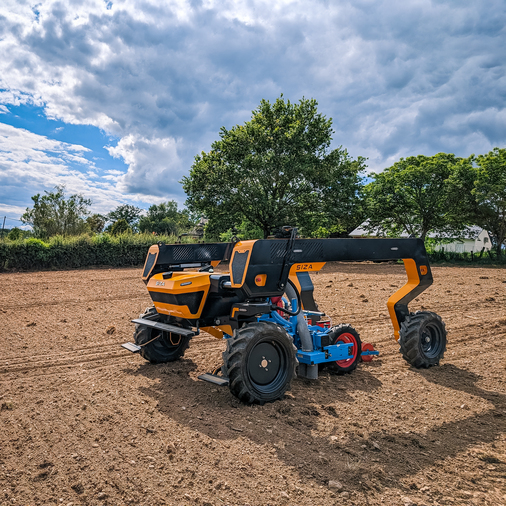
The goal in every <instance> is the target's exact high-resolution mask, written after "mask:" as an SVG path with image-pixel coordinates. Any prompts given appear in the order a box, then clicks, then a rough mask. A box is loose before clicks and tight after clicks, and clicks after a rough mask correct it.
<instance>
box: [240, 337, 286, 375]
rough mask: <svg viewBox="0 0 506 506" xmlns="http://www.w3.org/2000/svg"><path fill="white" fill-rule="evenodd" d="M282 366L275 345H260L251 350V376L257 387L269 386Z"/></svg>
mask: <svg viewBox="0 0 506 506" xmlns="http://www.w3.org/2000/svg"><path fill="white" fill-rule="evenodd" d="M280 366H281V358H280V354H279V351H278V349H277V347H276V346H275V345H274V344H273V343H270V342H263V343H259V344H258V345H257V346H255V347H254V348H253V350H251V353H250V356H249V359H248V369H249V375H250V377H251V379H252V380H253V381H254V382H255V383H256V384H257V385H267V384H268V383H271V382H272V381H274V380H275V378H276V376H277V375H278V372H279V369H280Z"/></svg>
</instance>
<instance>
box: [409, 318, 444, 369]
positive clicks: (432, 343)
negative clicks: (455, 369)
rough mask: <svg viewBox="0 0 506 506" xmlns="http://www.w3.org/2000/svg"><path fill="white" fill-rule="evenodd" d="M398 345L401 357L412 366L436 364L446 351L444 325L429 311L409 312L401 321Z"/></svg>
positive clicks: (419, 366)
mask: <svg viewBox="0 0 506 506" xmlns="http://www.w3.org/2000/svg"><path fill="white" fill-rule="evenodd" d="M399 345H400V347H401V349H400V352H401V353H402V358H403V359H404V360H406V362H408V363H409V364H411V365H412V366H413V367H416V368H421V367H431V366H433V365H438V364H439V361H440V359H442V358H443V355H444V352H445V351H446V327H445V324H444V322H443V320H442V319H441V317H440V316H439V315H437V314H436V313H432V312H430V311H417V312H416V313H410V315H409V316H407V317H406V319H405V320H404V321H403V322H402V323H401V330H400V332H399Z"/></svg>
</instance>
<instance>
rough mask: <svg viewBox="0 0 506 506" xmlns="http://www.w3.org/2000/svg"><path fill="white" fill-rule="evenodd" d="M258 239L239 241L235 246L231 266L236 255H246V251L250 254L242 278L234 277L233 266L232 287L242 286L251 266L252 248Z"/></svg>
mask: <svg viewBox="0 0 506 506" xmlns="http://www.w3.org/2000/svg"><path fill="white" fill-rule="evenodd" d="M255 242H256V241H239V242H238V243H237V244H236V245H235V246H234V251H233V253H232V256H231V258H230V266H232V265H233V263H234V258H235V256H236V255H244V254H245V253H247V254H248V257H247V259H246V265H245V267H244V270H243V274H242V278H241V279H233V273H232V271H233V269H232V268H231V269H230V271H231V275H230V281H231V283H232V288H241V286H242V285H243V284H244V279H245V278H246V273H247V272H248V267H249V261H250V258H251V250H252V249H253V244H255Z"/></svg>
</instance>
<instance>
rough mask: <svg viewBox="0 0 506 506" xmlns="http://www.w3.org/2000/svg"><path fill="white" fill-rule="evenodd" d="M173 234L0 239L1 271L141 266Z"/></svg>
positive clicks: (456, 259) (489, 259) (450, 256)
mask: <svg viewBox="0 0 506 506" xmlns="http://www.w3.org/2000/svg"><path fill="white" fill-rule="evenodd" d="M176 240H177V238H176V237H175V236H163V237H162V236H153V235H151V234H123V235H119V236H111V235H109V234H99V235H95V236H89V235H81V236H77V237H62V236H55V237H52V238H51V239H50V240H49V241H47V242H44V241H42V240H40V239H34V238H30V239H20V240H17V241H10V240H5V241H0V270H40V269H77V268H81V267H90V266H94V265H110V266H112V267H125V266H132V265H142V264H143V263H144V260H145V259H146V255H147V252H148V249H149V247H150V246H151V245H152V244H155V243H157V242H159V241H161V242H164V243H168V244H170V243H174V242H176ZM428 253H429V259H430V261H431V263H441V262H445V263H469V264H471V263H472V264H503V265H506V255H501V256H500V257H498V256H497V255H496V253H495V252H486V253H484V254H483V255H481V256H480V255H479V254H477V255H471V254H469V253H453V252H452V253H450V252H444V251H430V250H429V252H428Z"/></svg>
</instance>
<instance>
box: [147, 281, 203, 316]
mask: <svg viewBox="0 0 506 506" xmlns="http://www.w3.org/2000/svg"><path fill="white" fill-rule="evenodd" d="M209 276H210V274H209V273H207V272H174V273H173V274H172V277H171V278H169V279H163V274H155V275H154V276H153V277H152V278H151V279H150V280H149V282H148V291H149V292H150V294H152V293H155V294H156V293H160V294H165V293H166V294H170V295H173V296H176V297H177V296H178V295H184V294H191V293H195V292H201V291H202V292H204V293H203V296H202V300H201V302H200V305H199V307H198V310H197V312H196V313H191V312H190V308H189V307H188V306H187V305H177V304H173V303H168V302H160V301H155V300H153V303H154V305H155V308H156V310H157V311H158V312H159V313H160V314H166V315H170V316H177V317H179V318H189V319H192V318H200V315H201V313H202V309H203V308H204V304H205V302H206V299H207V294H208V293H209V287H210V286H211V281H210V279H209ZM155 297H156V296H155ZM152 298H153V296H152Z"/></svg>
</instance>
